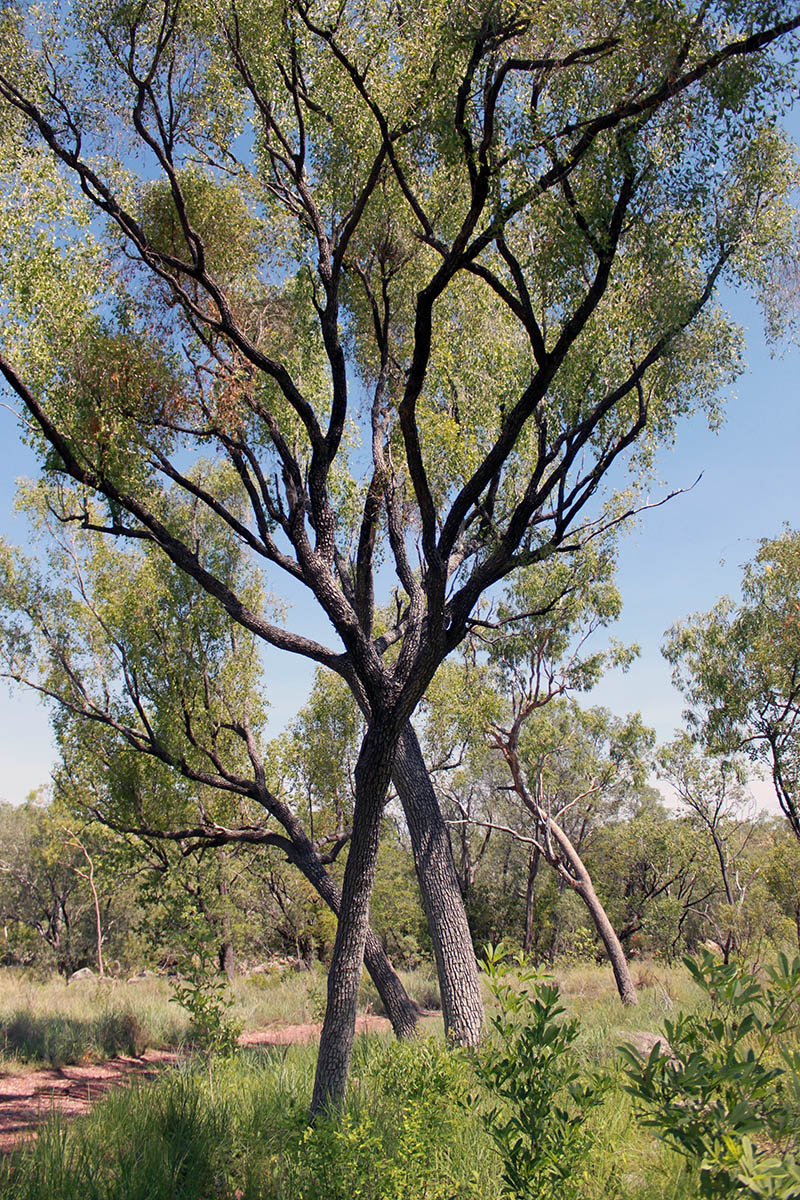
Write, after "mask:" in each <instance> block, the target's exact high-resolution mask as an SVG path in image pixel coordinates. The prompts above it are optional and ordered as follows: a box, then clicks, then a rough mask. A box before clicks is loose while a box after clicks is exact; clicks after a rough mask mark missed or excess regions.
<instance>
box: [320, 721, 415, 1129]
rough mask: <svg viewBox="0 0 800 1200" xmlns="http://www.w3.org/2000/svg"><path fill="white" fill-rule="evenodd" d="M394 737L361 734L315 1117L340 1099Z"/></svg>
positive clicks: (383, 732)
mask: <svg viewBox="0 0 800 1200" xmlns="http://www.w3.org/2000/svg"><path fill="white" fill-rule="evenodd" d="M393 751H394V738H393V737H392V736H391V733H390V731H389V730H388V729H385V728H383V727H381V726H380V725H379V724H378V723H375V724H373V725H372V726H371V727H370V728H369V729H368V730H367V733H366V735H365V737H364V741H363V742H362V744H361V751H360V753H359V756H358V763H357V765H356V771H355V784H356V787H355V795H356V799H355V811H354V814H353V834H352V837H351V839H350V848H349V853H348V856H347V865H346V867H345V871H344V881H343V884H342V901H341V906H340V909H339V920H338V923H337V927H336V940H335V942H334V944H333V955H332V957H331V965H330V970H329V971H328V1000H327V1005H326V1008H325V1020H324V1022H323V1025H322V1033H321V1036H320V1042H319V1055H318V1057H317V1072H316V1077H315V1079H314V1093H313V1096H312V1099H311V1114H312V1116H314V1115H316V1114H317V1113H319V1112H320V1111H322V1110H323V1109H325V1108H327V1107H329V1106H335V1105H338V1104H340V1103H341V1102H342V1100H343V1099H344V1094H345V1089H346V1087H347V1076H348V1073H349V1070H350V1056H351V1054H352V1051H353V1038H354V1036H355V1025H356V1009H357V1005H358V989H359V986H360V983H361V969H362V966H363V962H364V946H365V943H366V939H367V929H368V927H369V899H370V894H371V892H372V885H373V882H374V880H375V869H376V867H377V863H378V844H379V842H380V831H381V818H382V816H383V806H384V803H385V800H386V790H387V788H388V786H389V780H390V778H391V771H392V758H393Z"/></svg>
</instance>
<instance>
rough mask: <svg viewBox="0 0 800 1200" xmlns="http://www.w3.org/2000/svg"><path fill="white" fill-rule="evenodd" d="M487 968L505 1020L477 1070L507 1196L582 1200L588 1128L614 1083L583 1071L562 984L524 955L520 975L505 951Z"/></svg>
mask: <svg viewBox="0 0 800 1200" xmlns="http://www.w3.org/2000/svg"><path fill="white" fill-rule="evenodd" d="M484 968H485V971H486V974H487V976H488V979H489V988H490V990H491V992H492V994H493V995H494V997H495V999H496V1000H497V1002H498V1004H499V1012H498V1013H496V1014H495V1015H494V1016H493V1017H492V1018H491V1019H490V1025H491V1027H492V1030H493V1035H494V1036H493V1038H492V1040H491V1041H490V1042H488V1044H487V1045H486V1046H484V1047H483V1048H482V1049H481V1050H480V1051H479V1052H478V1053H477V1055H476V1058H475V1070H476V1074H477V1077H478V1079H479V1081H480V1082H481V1083H482V1084H483V1085H484V1087H485V1089H486V1091H487V1093H488V1098H489V1102H488V1106H487V1107H485V1108H484V1109H483V1111H482V1117H483V1121H484V1124H485V1126H486V1129H487V1131H488V1133H489V1135H490V1136H491V1138H492V1140H493V1141H494V1143H495V1146H496V1148H497V1150H498V1151H499V1154H500V1158H501V1160H502V1164H503V1169H502V1181H503V1186H502V1191H501V1195H504V1196H509V1197H515V1198H519V1200H528V1198H530V1200H547V1198H548V1197H559V1198H564V1197H569V1196H576V1195H578V1194H580V1193H581V1192H582V1191H583V1190H584V1184H585V1182H586V1172H585V1169H584V1170H582V1169H581V1166H580V1164H581V1162H585V1157H586V1153H587V1151H588V1149H589V1145H590V1142H591V1137H590V1134H589V1132H588V1129H587V1126H586V1120H587V1117H588V1116H589V1114H590V1112H591V1111H592V1110H593V1109H594V1108H595V1107H596V1106H597V1105H598V1104H600V1102H601V1100H602V1097H603V1094H604V1092H605V1091H606V1089H607V1087H608V1086H609V1085H608V1081H607V1080H603V1079H601V1078H600V1076H597V1075H589V1074H587V1073H586V1072H584V1071H582V1070H581V1069H580V1067H579V1065H578V1061H577V1058H576V1056H575V1054H574V1052H573V1046H574V1043H575V1041H576V1040H577V1038H578V1036H579V1029H578V1022H577V1021H574V1020H573V1021H564V1020H562V1017H563V1015H564V1008H563V1006H562V1005H561V1003H560V1001H559V993H558V987H557V986H556V985H555V984H553V983H552V982H548V981H546V980H544V979H542V977H541V976H540V975H539V974H538V973H537V972H536V971H535V970H532V969H530V968H528V967H526V965H525V961H524V958H523V956H521V955H518V956H517V957H516V958H515V959H514V968H515V969H514V970H513V971H512V970H511V968H510V967H509V964H508V962H507V957H506V954H505V952H504V951H503V949H502V948H494V947H492V946H489V947H488V948H487V951H486V959H485V963H484Z"/></svg>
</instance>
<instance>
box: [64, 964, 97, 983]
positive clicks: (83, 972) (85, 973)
mask: <svg viewBox="0 0 800 1200" xmlns="http://www.w3.org/2000/svg"><path fill="white" fill-rule="evenodd" d="M76 979H94V971H93V970H92V968H91V967H81V969H80V970H79V971H73V972H72V974H71V975H70V977H69V982H70V983H72V982H73V981H74V980H76Z"/></svg>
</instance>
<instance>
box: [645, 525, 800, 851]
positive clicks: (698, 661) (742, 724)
mask: <svg viewBox="0 0 800 1200" xmlns="http://www.w3.org/2000/svg"><path fill="white" fill-rule="evenodd" d="M799 614H800V533H797V532H795V531H792V530H789V529H786V530H785V531H784V533H783V534H782V535H781V536H780V537H778V538H774V539H771V540H769V539H764V540H763V541H762V542H761V543H760V545H759V549H758V553H757V554H756V556H755V558H754V559H753V561H752V562H750V563H748V564H747V565H746V566H745V568H744V572H743V577H742V598H741V601H740V602H739V603H738V604H737V603H735V602H734V601H732V600H731V599H729V598H727V597H726V598H724V599H722V600H720V601H719V603H718V604H716V605H715V606H714V608H712V609H711V610H710V611H709V612H707V613H696V614H695V615H694V616H693V617H691V618H689V619H688V620H686V621H683V622H680V623H678V624H677V625H675V626H674V627H673V628H672V630H670V632H669V635H668V640H667V643H666V645H665V648H664V654H665V655H666V657H667V658H668V660H669V661H670V662H671V663H672V664H673V668H674V678H675V681H676V683H677V684H678V686H679V687H681V689H682V690H683V692H684V693H685V695H686V696H687V698H688V700H689V702H690V703H691V705H692V709H691V712H690V713H689V719H690V721H691V723H692V725H693V727H694V730H695V732H696V734H697V735H698V736H699V737H700V738H702V740H703V741H704V742H705V743H706V745H707V746H708V747H709V748H710V749H711V751H712V752H713V753H720V754H727V755H730V754H732V753H736V752H737V751H739V752H741V753H743V754H745V755H747V756H749V758H750V759H752V760H753V761H754V762H756V763H765V764H766V766H767V768H768V769H769V771H770V774H771V776H772V781H773V784H774V787H775V794H776V796H777V799H778V802H779V803H780V805H781V808H782V809H783V811H784V813H785V814H786V816H787V817H788V819H789V823H790V825H791V827H792V829H793V831H794V833H795V836H797V837H798V838H800V803H799V801H798V797H800V754H799V753H798V745H800V739H798V737H797V729H798V720H800V619H798V618H799Z"/></svg>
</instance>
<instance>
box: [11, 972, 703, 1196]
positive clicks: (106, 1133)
mask: <svg viewBox="0 0 800 1200" xmlns="http://www.w3.org/2000/svg"><path fill="white" fill-rule="evenodd" d="M634 973H635V976H638V980H639V983H640V985H641V986H640V988H639V995H640V1003H639V1005H638V1006H637V1007H636V1008H635V1009H633V1010H631V1009H628V1010H625V1009H623V1008H622V1007H621V1005H620V1003H619V1001H618V999H617V997H616V993H615V992H614V989H613V981H612V979H611V975H610V972H609V971H607V970H604V969H602V968H597V967H579V968H573V969H570V970H565V971H563V972H559V973H558V981H559V984H560V986H561V990H562V996H563V998H564V1001H565V1003H566V1007H567V1009H568V1011H569V1013H570V1014H571V1015H575V1016H577V1017H578V1018H579V1020H580V1037H579V1041H578V1043H577V1044H576V1049H577V1057H578V1059H579V1061H580V1062H581V1063H582V1064H583V1065H584V1066H586V1067H587V1068H590V1069H591V1068H592V1067H594V1066H602V1067H605V1068H607V1070H608V1073H609V1074H610V1078H611V1085H610V1089H609V1091H608V1092H607V1093H606V1094H605V1096H604V1098H603V1102H602V1104H601V1105H600V1106H599V1107H598V1108H597V1109H596V1110H595V1111H594V1112H593V1113H592V1115H591V1117H590V1119H589V1123H588V1126H587V1132H586V1147H585V1153H583V1154H582V1156H581V1158H580V1161H579V1163H578V1165H577V1166H576V1168H575V1177H574V1179H573V1181H572V1182H573V1184H574V1187H570V1188H568V1189H565V1190H562V1192H561V1193H559V1194H561V1195H564V1196H574V1197H580V1198H581V1200H607V1198H610V1197H615V1198H617V1200H695V1198H696V1196H697V1190H696V1179H695V1178H694V1176H693V1175H692V1173H691V1172H689V1171H687V1169H686V1167H685V1165H684V1163H683V1160H682V1159H680V1158H679V1157H678V1156H677V1155H676V1154H674V1153H672V1152H671V1151H670V1150H668V1149H667V1148H666V1147H665V1146H664V1145H663V1144H662V1143H660V1142H658V1141H657V1140H656V1139H655V1138H654V1137H653V1136H652V1135H651V1134H650V1133H649V1132H648V1131H647V1130H646V1129H644V1128H643V1127H642V1126H641V1125H640V1124H638V1123H637V1122H636V1121H635V1119H634V1116H633V1113H632V1108H631V1102H630V1100H629V1097H628V1096H627V1094H626V1093H625V1091H624V1090H623V1088H622V1083H623V1079H622V1073H621V1067H620V1065H619V1059H618V1056H617V1052H616V1047H617V1046H618V1045H619V1044H620V1043H621V1042H624V1041H625V1040H626V1035H627V1034H628V1033H629V1032H630V1031H645V1032H658V1031H659V1030H660V1029H661V1027H662V1023H663V1020H664V1018H665V1017H671V1016H673V1015H674V1014H675V1012H676V1010H677V1009H682V1010H683V1011H689V1010H691V1009H692V1008H693V1007H695V1006H696V1005H697V1003H698V998H699V995H700V993H699V991H698V990H697V989H696V988H695V987H694V985H693V984H692V982H691V980H690V979H689V976H688V974H687V973H686V972H685V971H684V970H683V969H682V968H681V969H668V968H664V967H657V966H650V965H647V966H640V967H636V968H635V969H634ZM321 982H322V981H321V979H320V978H318V977H315V976H313V975H307V974H306V975H292V976H290V977H286V978H285V979H284V981H283V983H280V984H279V983H277V982H273V981H272V980H270V979H269V978H264V977H256V978H255V979H251V980H243V981H240V982H239V983H237V986H236V1009H237V1013H238V1014H239V1016H240V1019H242V1020H245V1021H246V1022H247V1023H248V1024H249V1025H250V1026H251V1027H252V1026H254V1025H257V1024H263V1023H265V1022H269V1021H276V1020H280V1021H284V1022H292V1023H294V1022H298V1023H299V1022H302V1021H308V1020H313V1019H315V1017H317V1016H318V1013H319V1006H320V1004H321V996H320V991H319V989H320V984H321ZM407 982H408V984H409V987H410V989H411V991H412V993H413V991H414V984H415V982H417V983H418V984H419V986H420V988H421V987H422V986H423V985H424V984H425V982H426V981H425V979H424V978H420V979H418V980H416V981H415V980H414V979H409V980H408V981H407ZM428 984H429V981H428ZM23 1001H24V1004H25V1005H26V1006H28V1007H30V1009H31V1013H32V1014H37V1015H38V1018H39V1019H41V1020H45V1019H52V1018H54V1016H55V1015H56V1010H58V1017H59V1019H62V1020H64V1021H66V1022H69V1021H70V1020H71V1021H83V1022H84V1023H86V1024H87V1025H91V1024H92V1023H95V1024H96V1023H97V1022H101V1021H102V1020H103V1019H106V1017H107V1014H108V1013H110V1012H120V1013H121V1012H129V1011H133V1012H135V1013H137V1015H138V1016H139V1019H140V1020H141V1022H142V1025H143V1027H145V1028H146V1029H147V1030H148V1032H150V1033H151V1034H152V1036H153V1037H156V1036H158V1037H160V1038H177V1039H180V1037H181V1015H180V1013H179V1012H178V1011H176V1009H175V1006H174V1005H171V1004H170V1003H169V999H168V987H167V985H166V983H165V982H164V981H161V980H153V979H147V980H143V981H137V982H135V983H128V984H125V985H116V986H115V985H108V984H107V985H101V984H99V983H97V982H96V981H89V983H83V984H81V985H80V988H79V989H78V988H77V987H76V985H75V984H72V985H69V987H66V988H64V987H63V985H60V984H56V983H50V984H47V985H38V986H37V985H34V984H33V983H28V982H25V981H23V980H20V979H17V980H16V981H9V980H6V981H4V982H3V983H2V989H1V990H0V1019H2V1020H3V1022H4V1027H5V1022H6V1020H7V1019H8V1017H7V1014H9V1013H11V1012H12V1011H17V1012H19V1011H22V1009H21V1008H20V1005H21V1003H22V1002H23ZM64 1004H66V1005H68V1006H69V1007H68V1008H64V1007H62V1005H64ZM184 1028H185V1027H184ZM314 1059H315V1047H314V1046H313V1045H309V1046H292V1047H270V1048H261V1049H257V1050H256V1049H254V1050H245V1051H240V1052H239V1053H238V1054H237V1055H236V1056H235V1057H233V1058H232V1059H226V1060H213V1061H208V1060H206V1059H203V1058H202V1057H201V1056H194V1057H190V1058H188V1059H187V1060H186V1061H185V1062H184V1063H182V1065H181V1066H180V1067H179V1068H177V1069H175V1070H171V1071H169V1072H166V1073H165V1074H164V1075H163V1076H162V1077H161V1078H160V1079H159V1080H158V1081H156V1082H155V1083H151V1084H147V1085H133V1086H132V1087H130V1088H128V1089H125V1090H124V1091H122V1090H121V1091H118V1092H116V1093H114V1094H112V1095H110V1096H108V1097H107V1098H106V1099H105V1100H104V1101H103V1102H102V1103H100V1104H98V1106H97V1107H96V1108H95V1110H94V1111H93V1112H92V1113H91V1114H90V1115H89V1116H87V1117H84V1118H81V1119H79V1120H77V1121H75V1122H73V1123H71V1124H69V1125H65V1124H63V1123H60V1122H59V1121H58V1120H52V1121H51V1122H50V1124H49V1125H47V1126H45V1127H44V1129H43V1130H42V1132H40V1134H39V1137H38V1140H37V1143H36V1145H35V1147H34V1148H33V1149H30V1150H27V1151H23V1152H18V1153H17V1154H16V1155H14V1156H11V1157H10V1158H9V1159H8V1160H7V1161H6V1162H5V1163H3V1164H2V1165H0V1195H3V1196H4V1197H7V1198H8V1200H44V1198H45V1197H47V1198H48V1200H73V1198H74V1200H496V1198H497V1197H498V1196H499V1195H500V1189H499V1178H500V1173H501V1163H500V1159H499V1157H498V1155H497V1152H496V1150H495V1148H494V1146H493V1144H492V1142H491V1140H490V1138H489V1136H488V1134H487V1132H486V1129H485V1125H484V1122H483V1121H482V1120H481V1112H482V1111H484V1110H485V1109H486V1106H487V1105H489V1104H491V1097H487V1095H486V1094H485V1093H481V1090H480V1088H479V1087H478V1086H477V1085H476V1079H475V1074H474V1063H473V1059H472V1058H471V1055H470V1053H469V1052H465V1051H452V1050H449V1049H447V1048H446V1047H445V1046H444V1044H443V1041H442V1039H441V1036H438V1035H437V1034H436V1033H433V1034H428V1032H427V1030H426V1033H425V1035H424V1036H423V1038H422V1039H420V1040H417V1041H415V1042H413V1043H407V1044H398V1043H396V1042H394V1041H393V1040H392V1039H391V1038H390V1037H388V1036H387V1037H381V1036H377V1035H371V1036H370V1037H360V1038H358V1039H357V1046H356V1052H355V1056H354V1063H353V1071H352V1082H351V1087H350V1091H349V1094H348V1100H347V1104H346V1109H345V1112H344V1115H343V1117H341V1118H340V1119H339V1120H338V1121H336V1122H329V1121H327V1120H320V1121H318V1122H317V1123H316V1125H315V1126H314V1127H313V1128H312V1127H309V1125H308V1121H307V1112H308V1104H309V1100H310V1095H311V1087H312V1083H313V1071H314Z"/></svg>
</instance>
